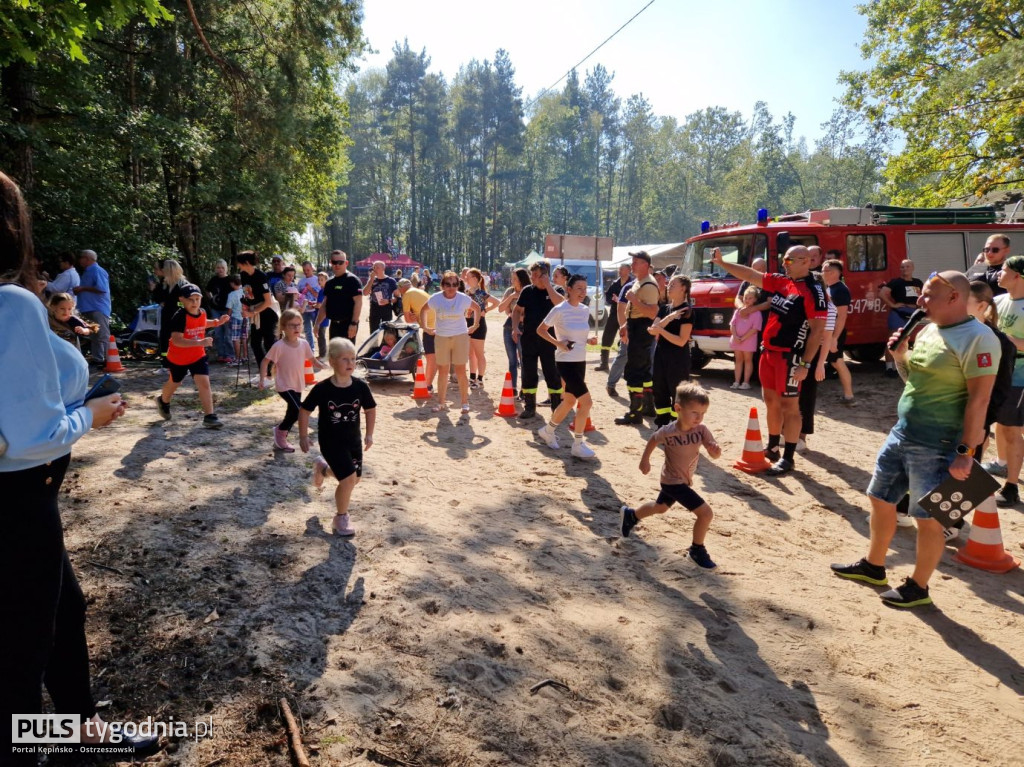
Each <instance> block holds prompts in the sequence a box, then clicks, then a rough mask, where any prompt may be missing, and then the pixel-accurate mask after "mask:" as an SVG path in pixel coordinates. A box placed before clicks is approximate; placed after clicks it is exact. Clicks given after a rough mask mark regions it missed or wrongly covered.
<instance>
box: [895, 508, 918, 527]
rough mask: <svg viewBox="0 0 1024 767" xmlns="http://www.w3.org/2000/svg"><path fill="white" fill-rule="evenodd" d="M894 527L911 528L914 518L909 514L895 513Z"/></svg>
mask: <svg viewBox="0 0 1024 767" xmlns="http://www.w3.org/2000/svg"><path fill="white" fill-rule="evenodd" d="M896 526H897V527H913V526H914V518H913V517H911V516H910V515H909V514H900V513H899V512H898V511H897V512H896Z"/></svg>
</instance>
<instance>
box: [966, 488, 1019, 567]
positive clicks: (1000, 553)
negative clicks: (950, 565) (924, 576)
mask: <svg viewBox="0 0 1024 767" xmlns="http://www.w3.org/2000/svg"><path fill="white" fill-rule="evenodd" d="M953 559H955V560H956V561H957V562H960V563H961V564H965V565H969V566H970V567H977V568H978V569H979V570H988V571H989V572H990V573H1008V572H1010V570H1013V569H1014V568H1016V567H1020V560H1019V559H1016V558H1015V557H1012V556H1011V555H1010V554H1009V553H1008V552H1007V551H1006V549H1004V548H1003V534H1002V532H1001V531H1000V529H999V508H998V507H997V506H996V499H995V496H991V495H990V496H989V497H988V498H986V499H985V500H984V501H982V502H981V503H979V504H978V508H976V509H975V510H974V518H973V519H972V520H971V532H970V534H969V535H968V536H967V545H966V546H964V547H963V548H962V549H960V551H958V552H957V553H956V554H954V555H953Z"/></svg>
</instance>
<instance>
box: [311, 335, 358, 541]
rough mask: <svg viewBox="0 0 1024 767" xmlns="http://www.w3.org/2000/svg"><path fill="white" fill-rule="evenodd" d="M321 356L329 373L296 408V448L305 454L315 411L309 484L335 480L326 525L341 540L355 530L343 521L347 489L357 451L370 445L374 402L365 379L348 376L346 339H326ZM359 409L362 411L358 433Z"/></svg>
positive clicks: (350, 355)
mask: <svg viewBox="0 0 1024 767" xmlns="http://www.w3.org/2000/svg"><path fill="white" fill-rule="evenodd" d="M327 357H328V361H329V362H330V365H331V368H332V369H333V370H334V375H332V376H331V377H330V378H326V379H324V380H323V381H321V382H320V383H318V384H317V385H316V386H314V387H313V390H312V391H311V392H310V393H309V396H307V397H306V399H305V400H304V401H303V403H302V407H301V408H299V448H300V449H301V450H302V452H303V453H308V452H309V414H310V413H311V412H313V411H314V410H317V409H319V414H318V416H317V418H318V424H317V439H318V440H319V443H320V453H321V457H320V458H317V459H316V461H315V462H314V463H313V485H314V486H315V487H317V488H319V487H321V486H322V485H323V483H324V477H326V476H328V475H333V476H334V478H335V479H337V480H338V488H337V490H335V491H334V502H335V504H336V506H337V511H336V512H335V514H334V523H333V525H332V529H333V530H334V534H335V535H339V536H342V537H346V538H347V537H351V536H353V535H355V534H356V531H355V529H354V528H353V527H352V526H351V524H350V523H349V516H348V505H349V501H350V500H351V498H352V489H353V488H354V487H355V486H356V484H358V482H359V478H360V476H362V473H363V450H364V449H366V450H369V449H370V447H371V446H372V445H373V427H374V423H375V422H376V419H377V410H376V407H377V403H376V402H375V401H374V399H373V392H371V391H370V387H369V386H368V385H367V384H366V382H365V381H362V380H360V379H358V378H353V377H352V372H353V371H354V370H355V369H356V347H355V346H354V345H353V344H352V342H351V341H349V340H348V339H347V338H332V339H331V342H330V343H329V344H328V345H327ZM360 412H363V413H365V414H366V436H364V437H361V435H360V432H359V414H360Z"/></svg>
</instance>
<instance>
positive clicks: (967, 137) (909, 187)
mask: <svg viewBox="0 0 1024 767" xmlns="http://www.w3.org/2000/svg"><path fill="white" fill-rule="evenodd" d="M860 11H861V13H862V14H864V15H865V16H866V17H867V21H868V29H867V33H866V35H865V39H864V42H863V44H862V46H861V50H862V52H863V55H864V58H865V59H869V60H870V61H871V67H870V69H868V70H867V71H865V72H847V73H844V75H843V80H844V81H845V82H846V84H847V94H846V102H847V103H848V105H849V106H851V107H852V108H854V109H856V110H858V111H859V112H860V113H861V114H863V115H865V116H866V117H867V118H868V119H869V120H871V121H872V122H873V123H875V124H877V125H879V126H881V127H885V128H890V129H895V130H896V131H898V132H899V133H900V134H901V135H902V137H903V138H904V139H905V145H904V147H903V149H902V151H900V152H899V153H898V154H896V155H895V156H894V157H893V158H892V159H891V160H890V162H889V164H888V166H887V168H886V170H885V177H886V180H887V182H888V184H887V190H888V191H889V192H890V193H891V194H892V197H893V201H894V202H896V203H898V204H904V205H930V204H944V203H946V202H948V201H949V200H950V199H952V198H957V197H963V196H968V195H972V194H976V195H982V194H985V193H986V192H989V191H991V190H993V189H998V188H1000V187H1005V186H1008V185H1018V184H1020V183H1021V182H1022V181H1024V174H1022V163H1024V158H1022V153H1021V146H1022V144H1024V41H1022V39H1021V38H1022V34H1024V0H971V2H967V0H874V1H873V2H871V3H868V4H867V5H864V6H860Z"/></svg>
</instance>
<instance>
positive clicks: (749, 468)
mask: <svg viewBox="0 0 1024 767" xmlns="http://www.w3.org/2000/svg"><path fill="white" fill-rule="evenodd" d="M770 466H771V464H770V463H769V462H768V459H767V458H765V457H764V443H763V442H761V424H760V422H759V421H758V420H757V408H756V407H752V408H750V418H749V420H748V421H747V433H746V436H745V438H744V440H743V453H742V455H741V456H740V459H739V460H738V461H736V463H734V464H733V465H732V467H733V468H734V469H739V470H740V471H745V472H746V473H747V474H760V473H761V472H762V471H765V470H766V469H768V468H769V467H770Z"/></svg>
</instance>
